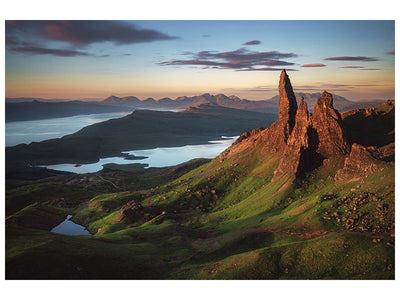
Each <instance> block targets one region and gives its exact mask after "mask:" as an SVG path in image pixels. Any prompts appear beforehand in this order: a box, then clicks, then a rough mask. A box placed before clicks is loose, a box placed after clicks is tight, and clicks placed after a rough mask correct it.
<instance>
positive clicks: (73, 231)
mask: <svg viewBox="0 0 400 300" xmlns="http://www.w3.org/2000/svg"><path fill="white" fill-rule="evenodd" d="M71 218H72V215H68V216H67V218H66V219H65V220H64V221H63V222H62V223H60V224H59V225H57V226H56V227H54V228H53V229H52V230H50V232H54V233H61V234H67V235H91V233H90V232H89V231H88V230H87V229H86V228H85V227H83V226H82V225H79V224H76V223H74V222H72V221H71Z"/></svg>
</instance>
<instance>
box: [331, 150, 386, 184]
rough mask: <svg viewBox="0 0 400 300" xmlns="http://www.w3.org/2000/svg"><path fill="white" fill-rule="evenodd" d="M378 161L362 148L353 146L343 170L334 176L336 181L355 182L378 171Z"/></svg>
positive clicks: (379, 168)
mask: <svg viewBox="0 0 400 300" xmlns="http://www.w3.org/2000/svg"><path fill="white" fill-rule="evenodd" d="M379 164H380V163H379V161H378V160H376V159H375V158H374V157H373V156H372V154H371V153H370V152H369V151H368V149H367V148H365V147H364V146H361V145H358V144H353V145H352V147H351V152H350V155H349V156H348V157H347V158H346V160H345V162H344V168H343V169H341V170H339V171H338V172H337V174H336V176H335V180H336V181H356V180H359V179H360V178H362V177H365V176H367V175H369V174H372V173H375V172H378V171H380V170H381V169H382V168H381V167H380V166H379Z"/></svg>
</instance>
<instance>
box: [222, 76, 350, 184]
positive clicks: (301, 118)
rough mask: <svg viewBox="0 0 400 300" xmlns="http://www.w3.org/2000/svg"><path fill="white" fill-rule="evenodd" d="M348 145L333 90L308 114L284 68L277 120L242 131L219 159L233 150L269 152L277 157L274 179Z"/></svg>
mask: <svg viewBox="0 0 400 300" xmlns="http://www.w3.org/2000/svg"><path fill="white" fill-rule="evenodd" d="M260 149H262V150H260ZM348 149H349V145H348V142H347V140H346V136H345V132H344V130H343V124H342V119H341V116H340V114H339V113H338V111H337V110H335V109H334V108H333V97H332V94H330V93H328V92H326V91H325V92H323V93H322V95H321V97H320V98H318V100H317V103H316V105H315V108H314V115H311V114H310V113H309V112H308V108H307V104H306V102H305V101H304V99H303V98H302V99H301V101H300V105H299V107H297V102H296V97H295V94H294V93H293V88H292V85H291V82H290V79H289V76H288V75H287V73H286V71H285V70H283V71H282V73H281V76H280V80H279V119H278V121H276V122H275V123H273V124H272V125H271V126H270V127H268V128H267V129H265V130H262V131H255V132H250V133H244V134H243V135H242V136H241V137H240V138H239V139H238V140H237V141H236V142H235V143H234V144H233V145H232V146H231V147H230V148H228V149H227V150H225V151H224V153H222V154H221V155H220V160H221V161H224V160H225V159H226V158H228V157H229V156H231V155H233V154H235V153H242V154H243V155H248V154H249V153H252V152H253V151H259V152H260V153H262V154H263V155H271V154H272V155H274V156H275V157H277V158H278V159H279V163H278V167H277V169H276V171H275V172H274V177H273V180H274V179H275V178H277V177H278V176H281V175H288V176H289V177H290V178H292V179H294V178H297V177H299V176H301V175H302V174H304V173H305V172H307V171H310V170H312V169H314V168H316V167H318V166H319V165H321V164H322V162H323V159H324V158H325V157H327V156H330V155H337V154H347V153H348Z"/></svg>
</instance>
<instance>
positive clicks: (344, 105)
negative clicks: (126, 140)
mask: <svg viewBox="0 0 400 300" xmlns="http://www.w3.org/2000/svg"><path fill="white" fill-rule="evenodd" d="M295 94H296V98H297V101H298V102H300V99H301V97H304V100H305V101H306V103H307V104H308V106H309V107H314V105H315V103H316V102H317V99H318V98H319V97H321V95H322V94H321V93H295ZM207 102H212V103H214V104H218V105H220V106H224V107H229V108H236V109H242V110H250V111H261V112H267V113H277V112H278V109H279V107H278V106H279V105H278V104H279V96H278V95H276V96H274V97H272V98H270V99H268V100H260V101H252V100H247V99H240V98H239V97H237V96H226V95H224V94H218V95H210V94H203V95H200V96H193V97H187V96H182V97H178V98H176V99H175V100H173V99H171V98H162V99H159V100H155V99H153V98H147V99H145V100H140V99H139V98H137V97H134V96H129V97H122V98H121V97H117V96H110V97H108V98H106V99H104V100H103V101H102V102H101V103H104V104H112V105H117V106H132V107H135V108H149V109H155V108H164V109H165V108H171V109H172V108H173V109H184V108H186V107H188V106H196V105H199V104H203V103H207ZM333 102H334V105H335V107H336V108H337V109H338V110H339V111H346V110H350V109H355V108H369V107H374V106H376V105H379V104H381V103H383V102H384V101H383V100H376V101H368V102H354V101H350V100H348V99H346V98H344V97H342V96H339V95H333Z"/></svg>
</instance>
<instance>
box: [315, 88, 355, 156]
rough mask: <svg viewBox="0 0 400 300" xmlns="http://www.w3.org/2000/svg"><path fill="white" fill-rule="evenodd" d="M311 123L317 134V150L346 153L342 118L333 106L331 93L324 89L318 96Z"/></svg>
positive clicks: (328, 152)
mask: <svg viewBox="0 0 400 300" xmlns="http://www.w3.org/2000/svg"><path fill="white" fill-rule="evenodd" d="M312 123H313V128H315V130H316V132H317V134H318V152H320V153H323V154H328V155H332V154H346V153H348V151H349V145H348V143H347V141H346V138H345V135H344V130H343V123H342V118H341V116H340V114H339V112H338V111H337V110H336V109H334V108H333V98H332V94H330V93H328V92H326V91H325V92H323V93H322V96H321V97H320V98H318V101H317V104H316V105H315V107H314V115H313V117H312Z"/></svg>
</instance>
